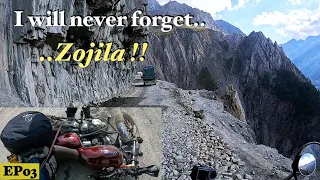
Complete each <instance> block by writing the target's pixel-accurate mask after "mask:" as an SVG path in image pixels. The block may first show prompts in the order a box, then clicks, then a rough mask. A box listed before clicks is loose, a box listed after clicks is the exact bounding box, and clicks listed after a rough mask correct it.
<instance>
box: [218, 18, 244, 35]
mask: <svg viewBox="0 0 320 180" xmlns="http://www.w3.org/2000/svg"><path fill="white" fill-rule="evenodd" d="M215 23H216V24H217V25H218V26H219V27H220V28H221V29H222V30H223V31H225V32H227V33H228V34H233V33H238V34H241V35H242V36H246V34H245V33H243V32H242V31H241V30H240V29H239V28H237V27H236V26H234V25H232V24H230V23H228V22H226V21H224V20H216V21H215Z"/></svg>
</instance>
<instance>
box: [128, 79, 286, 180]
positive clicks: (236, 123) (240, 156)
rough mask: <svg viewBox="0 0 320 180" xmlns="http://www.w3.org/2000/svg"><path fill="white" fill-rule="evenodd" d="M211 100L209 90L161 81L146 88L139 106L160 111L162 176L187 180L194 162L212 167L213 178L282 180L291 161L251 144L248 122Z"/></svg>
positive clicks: (274, 152) (211, 95) (250, 131)
mask: <svg viewBox="0 0 320 180" xmlns="http://www.w3.org/2000/svg"><path fill="white" fill-rule="evenodd" d="M136 89H138V90H137V91H140V90H141V89H140V87H137V88H136ZM126 96H128V95H126ZM216 99H217V98H216V97H215V96H214V94H213V93H212V92H208V91H204V90H198V91H187V90H182V89H179V88H177V87H176V86H175V85H174V84H171V83H168V82H164V81H159V82H158V84H157V85H156V86H151V87H148V88H147V89H146V92H145V93H144V94H143V98H142V101H141V102H140V103H139V105H140V106H148V105H149V106H156V105H158V106H161V107H163V110H164V112H163V118H162V119H163V133H162V137H163V179H170V180H171V179H178V180H183V179H190V177H189V175H190V170H191V168H192V167H193V165H196V164H203V165H208V166H211V167H213V168H214V169H215V170H216V171H217V173H218V177H217V179H227V180H228V179H266V180H267V179H284V177H286V176H287V175H288V174H289V171H290V166H291V162H292V161H291V160H290V159H287V158H285V157H284V156H282V155H281V154H279V153H278V152H277V150H276V149H272V148H269V147H266V146H263V145H257V144H255V140H254V134H252V130H251V128H250V126H249V125H248V124H246V123H245V122H243V121H240V120H238V119H236V118H234V117H233V116H232V115H231V114H230V113H228V112H226V111H224V106H223V104H222V103H221V102H219V101H217V100H216Z"/></svg>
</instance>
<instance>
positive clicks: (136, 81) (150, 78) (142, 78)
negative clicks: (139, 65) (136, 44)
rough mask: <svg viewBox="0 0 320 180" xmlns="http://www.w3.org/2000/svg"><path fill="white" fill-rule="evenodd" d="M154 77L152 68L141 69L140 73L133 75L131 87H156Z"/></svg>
mask: <svg viewBox="0 0 320 180" xmlns="http://www.w3.org/2000/svg"><path fill="white" fill-rule="evenodd" d="M156 83H157V81H156V75H155V69H154V66H145V67H143V70H142V72H138V73H137V74H135V75H134V78H133V81H132V85H134V86H149V85H156Z"/></svg>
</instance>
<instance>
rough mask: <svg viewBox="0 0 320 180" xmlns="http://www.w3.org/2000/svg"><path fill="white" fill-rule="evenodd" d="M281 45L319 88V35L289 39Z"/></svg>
mask: <svg viewBox="0 0 320 180" xmlns="http://www.w3.org/2000/svg"><path fill="white" fill-rule="evenodd" d="M281 46H282V47H283V50H284V51H285V52H286V54H287V55H288V57H289V58H290V59H291V60H292V62H293V63H294V64H295V65H296V66H297V67H298V68H299V69H300V70H301V71H302V72H303V73H304V74H305V75H306V76H307V77H308V78H309V79H310V80H311V81H312V82H313V84H314V85H315V86H316V87H317V88H320V71H319V69H320V51H319V49H320V36H313V37H308V38H307V39H306V40H299V41H297V40H291V41H289V42H287V43H285V44H283V45H281Z"/></svg>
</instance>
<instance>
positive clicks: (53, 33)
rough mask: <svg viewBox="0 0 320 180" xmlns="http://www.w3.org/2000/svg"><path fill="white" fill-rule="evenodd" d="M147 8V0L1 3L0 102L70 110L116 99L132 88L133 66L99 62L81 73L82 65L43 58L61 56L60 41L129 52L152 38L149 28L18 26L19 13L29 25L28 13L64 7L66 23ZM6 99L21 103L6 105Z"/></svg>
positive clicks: (130, 64) (4, 0) (52, 0)
mask: <svg viewBox="0 0 320 180" xmlns="http://www.w3.org/2000/svg"><path fill="white" fill-rule="evenodd" d="M146 4H147V2H146V1H144V0H120V1H116V0H111V1H103V0H98V1H92V0H87V1H74V0H72V1H62V0H60V1H59V0H58V1H57V0H44V1H41V2H39V1H35V0H28V1H25V0H16V1H10V0H3V1H1V2H0V39H1V42H2V43H1V48H0V54H1V56H0V64H1V66H0V91H1V92H2V95H1V96H0V98H1V100H0V104H1V105H3V106H16V105H21V104H26V105H32V106H68V105H70V104H79V103H80V104H83V103H88V102H91V101H94V100H102V99H108V98H111V97H113V96H116V95H118V94H119V93H121V92H123V91H124V90H125V89H127V88H128V85H129V81H130V79H131V76H132V72H133V71H134V66H133V64H132V63H131V62H127V61H126V62H121V63H114V62H109V63H106V62H97V63H95V64H94V65H92V66H90V67H88V68H86V69H81V68H79V67H78V65H77V63H68V62H62V63H57V62H48V61H45V62H40V60H39V57H40V56H42V55H44V56H46V57H47V56H49V55H50V56H52V55H54V57H56V56H57V54H58V52H56V51H55V49H56V47H57V43H58V42H63V41H65V40H66V41H68V42H73V43H75V45H74V49H76V48H77V49H78V48H83V49H86V48H88V47H89V44H90V42H99V41H106V42H114V44H116V45H117V46H118V47H123V48H129V46H130V45H131V44H133V42H139V41H144V38H145V37H146V34H144V30H143V29H142V30H141V29H138V28H136V29H132V28H131V27H123V28H117V27H106V26H104V27H100V28H98V26H93V27H91V28H90V29H89V28H83V27H68V26H67V27H41V28H33V27H32V26H31V25H30V24H27V25H25V26H24V27H14V26H13V25H14V24H13V23H14V21H13V20H14V11H15V10H17V9H19V10H21V9H23V10H24V13H23V18H24V19H23V22H26V15H30V14H38V15H45V13H46V12H47V10H48V9H50V10H52V11H55V10H61V9H64V10H65V15H66V19H70V18H69V17H70V16H73V15H81V16H87V15H90V14H91V15H106V16H108V15H114V14H117V13H123V14H130V12H132V11H134V10H135V9H142V10H146ZM130 32H131V33H130ZM133 34H135V35H134V36H133ZM74 49H73V50H74ZM2 96H4V97H2ZM6 99H17V100H15V101H5V100H6ZM19 99H20V102H19Z"/></svg>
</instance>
